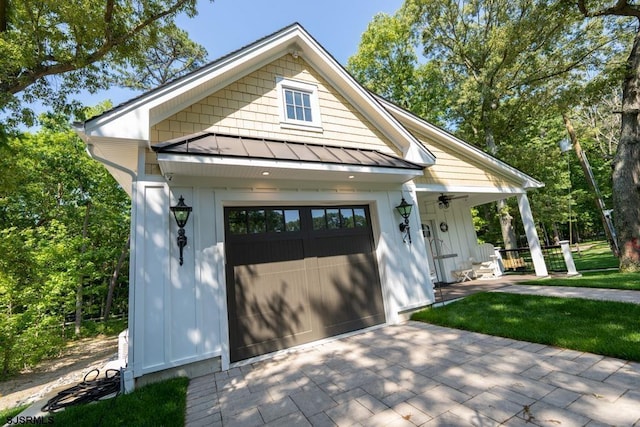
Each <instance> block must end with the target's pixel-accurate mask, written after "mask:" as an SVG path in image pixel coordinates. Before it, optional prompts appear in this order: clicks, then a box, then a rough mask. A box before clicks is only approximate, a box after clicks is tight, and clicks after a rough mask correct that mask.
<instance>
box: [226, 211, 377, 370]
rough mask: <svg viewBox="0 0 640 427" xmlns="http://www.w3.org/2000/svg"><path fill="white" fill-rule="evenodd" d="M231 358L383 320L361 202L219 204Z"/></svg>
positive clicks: (371, 244)
mask: <svg viewBox="0 0 640 427" xmlns="http://www.w3.org/2000/svg"><path fill="white" fill-rule="evenodd" d="M225 236H226V237H225V241H226V262H227V264H226V278H227V279H226V280H227V284H226V286H227V304H228V305H227V307H228V320H229V343H230V357H231V361H232V362H235V361H239V360H243V359H247V358H250V357H253V356H257V355H261V354H265V353H269V352H272V351H276V350H280V349H284V348H288V347H292V346H295V345H299V344H304V343H307V342H311V341H315V340H318V339H322V338H326V337H331V336H334V335H338V334H342V333H345V332H349V331H354V330H358V329H361V328H365V327H368V326H373V325H377V324H380V323H383V322H384V321H385V314H384V308H383V303H382V292H381V287H380V278H379V274H378V266H377V262H376V257H375V247H374V241H373V233H372V229H371V220H370V215H369V208H368V206H361V205H358V206H318V207H312V206H301V207H291V206H284V207H277V206H272V207H227V208H225Z"/></svg>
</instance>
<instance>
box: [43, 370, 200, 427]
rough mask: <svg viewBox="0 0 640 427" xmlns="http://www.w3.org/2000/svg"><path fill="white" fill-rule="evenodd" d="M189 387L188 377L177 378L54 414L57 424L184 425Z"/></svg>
mask: <svg viewBox="0 0 640 427" xmlns="http://www.w3.org/2000/svg"><path fill="white" fill-rule="evenodd" d="M188 386H189V380H188V379H187V378H174V379H170V380H167V381H163V382H159V383H155V384H150V385H147V386H145V387H141V388H140V389H137V390H135V391H134V392H133V393H131V394H125V395H119V396H117V397H115V398H113V399H109V400H104V401H101V402H97V403H95V404H91V405H79V406H71V407H69V408H67V409H65V410H64V411H62V412H59V413H56V414H54V419H53V421H54V425H64V426H78V427H81V426H87V427H88V426H182V425H184V417H185V411H186V407H187V406H186V405H187V403H186V402H187V387H188Z"/></svg>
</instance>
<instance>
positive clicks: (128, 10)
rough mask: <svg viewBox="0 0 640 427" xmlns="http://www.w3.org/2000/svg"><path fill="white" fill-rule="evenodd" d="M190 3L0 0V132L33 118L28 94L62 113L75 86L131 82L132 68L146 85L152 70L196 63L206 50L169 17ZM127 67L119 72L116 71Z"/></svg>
mask: <svg viewBox="0 0 640 427" xmlns="http://www.w3.org/2000/svg"><path fill="white" fill-rule="evenodd" d="M195 7H196V0H168V1H161V2H159V1H154V0H129V1H127V2H118V1H115V0H105V1H95V0H89V1H87V0H68V1H58V0H39V1H31V0H0V112H4V113H6V114H7V115H8V116H7V117H6V119H5V123H4V124H3V123H0V131H2V130H3V128H4V130H5V132H6V131H7V130H9V129H11V127H12V126H13V125H15V124H16V123H24V124H27V125H31V124H33V123H34V121H35V117H34V113H33V111H32V110H31V109H30V108H29V107H27V106H26V105H27V104H29V103H32V102H35V101H40V102H42V103H43V104H44V105H45V106H48V107H52V108H53V110H54V111H57V112H59V113H64V114H68V113H70V112H72V111H75V110H76V109H77V108H78V107H79V104H78V103H77V102H69V101H68V98H69V96H70V95H71V94H74V93H78V92H79V91H80V90H87V91H89V92H92V93H93V92H96V91H97V90H100V89H106V88H108V87H109V86H111V85H112V84H113V83H114V82H116V83H119V84H121V85H122V84H133V82H132V81H131V79H128V78H126V77H127V76H128V77H131V76H132V75H137V76H141V77H140V78H139V79H135V80H136V81H135V84H136V85H138V83H139V82H140V81H142V83H143V84H142V86H147V85H148V84H149V82H150V81H151V80H150V79H151V77H152V76H153V78H155V80H156V82H157V81H162V80H163V79H166V78H171V77H172V76H175V75H176V73H179V72H182V71H183V69H191V68H192V67H194V66H197V65H198V64H199V62H200V61H201V60H202V59H203V58H204V55H206V52H205V51H204V49H203V48H201V47H200V46H198V45H196V44H195V43H193V42H191V41H189V40H188V38H187V37H186V33H184V32H183V31H181V30H178V29H177V28H176V27H175V25H174V24H173V22H172V20H173V18H175V17H176V16H177V15H178V14H183V13H184V14H187V15H188V16H190V17H191V16H194V15H195V14H196V8H195ZM168 47H171V48H170V49H169V48H168ZM156 55H157V56H158V59H157V60H155V61H153V63H152V64H148V62H147V61H148V59H149V57H151V56H156ZM166 55H169V56H166ZM173 61H175V62H176V63H182V64H183V66H184V68H183V67H180V66H179V67H177V68H172V67H171V63H172V62H173ZM150 67H151V68H152V70H150V69H149V68H150ZM127 70H128V73H127V74H126V75H125V78H124V79H123V78H122V76H120V75H119V74H118V71H127Z"/></svg>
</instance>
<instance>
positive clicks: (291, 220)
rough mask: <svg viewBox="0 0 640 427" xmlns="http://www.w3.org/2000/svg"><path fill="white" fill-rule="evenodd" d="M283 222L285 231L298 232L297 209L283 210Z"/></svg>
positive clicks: (298, 215) (298, 213)
mask: <svg viewBox="0 0 640 427" xmlns="http://www.w3.org/2000/svg"><path fill="white" fill-rule="evenodd" d="M284 222H285V226H286V230H287V231H300V211H299V210H297V209H295V210H294V209H290V210H285V211H284Z"/></svg>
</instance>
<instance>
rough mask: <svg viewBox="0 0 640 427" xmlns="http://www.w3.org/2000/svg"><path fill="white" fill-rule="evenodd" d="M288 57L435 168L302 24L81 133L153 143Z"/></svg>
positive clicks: (409, 154) (408, 154) (412, 156)
mask: <svg viewBox="0 0 640 427" xmlns="http://www.w3.org/2000/svg"><path fill="white" fill-rule="evenodd" d="M287 54H295V55H297V56H300V57H302V58H303V59H304V60H305V61H306V62H307V63H309V64H310V65H311V66H312V67H313V68H314V70H316V71H317V72H318V73H319V74H320V75H321V76H322V77H323V78H324V79H325V80H327V81H328V82H329V83H330V84H331V85H332V87H334V88H335V89H336V90H337V91H339V92H340V93H341V95H342V96H344V97H345V98H346V99H347V101H348V102H349V103H350V104H351V105H353V106H354V107H355V108H356V109H357V110H358V111H359V112H360V113H361V114H362V115H363V116H364V117H365V118H366V119H367V120H368V121H369V122H371V123H373V124H374V126H376V128H377V129H378V130H379V131H380V132H381V134H382V135H384V136H385V137H386V138H388V140H389V141H390V142H391V143H392V144H393V145H394V146H395V147H396V148H397V149H398V150H399V151H400V152H402V154H403V158H405V159H407V160H410V161H412V162H415V163H419V164H421V165H424V166H430V165H433V164H435V156H433V154H432V153H430V152H429V150H428V149H427V148H426V147H424V146H423V145H422V144H420V142H419V141H418V140H417V139H416V138H415V137H414V136H413V135H412V134H411V133H410V132H409V131H408V130H407V129H406V128H405V127H404V126H402V125H401V124H400V123H399V122H398V121H397V120H396V119H395V118H394V117H393V115H391V114H390V113H389V112H388V111H387V110H386V109H385V108H383V106H382V105H380V103H379V102H378V101H377V100H376V98H375V97H374V96H373V95H372V94H371V93H370V92H369V91H367V90H366V89H365V88H363V87H362V86H361V85H360V84H358V82H357V81H356V80H355V79H354V78H353V77H352V76H351V75H350V74H349V73H348V72H347V71H346V70H345V69H344V67H342V66H341V65H340V64H339V63H338V62H337V61H336V60H335V59H334V58H333V57H332V56H331V55H330V54H329V53H328V52H327V51H326V50H324V48H322V46H320V44H319V43H318V42H317V41H315V39H313V37H311V36H310V35H309V34H308V33H307V32H306V31H305V30H304V28H302V26H300V25H299V24H297V23H296V24H293V25H291V26H289V27H286V28H284V29H282V30H280V31H278V32H276V33H274V34H272V35H270V36H267V37H265V38H263V39H261V40H258V41H256V42H255V43H253V44H251V45H249V46H246V47H243V48H241V49H239V50H237V51H236V52H232V53H231V54H229V55H227V56H224V57H222V58H220V59H218V60H216V61H214V62H212V63H210V64H208V65H206V66H204V67H202V68H200V69H198V70H196V71H194V72H192V73H190V74H187V75H185V76H183V77H181V78H179V79H177V80H175V81H173V82H169V83H167V84H165V85H162V86H160V87H158V88H156V89H154V90H152V91H149V92H147V93H145V94H143V95H140V96H139V97H137V98H134V99H132V100H130V101H128V102H126V103H124V104H121V105H119V106H117V107H115V108H113V109H112V110H109V111H106V112H104V113H103V114H101V115H99V116H96V117H93V118H91V119H89V120H87V121H86V122H85V123H84V126H83V128H82V129H81V130H78V132H82V133H84V134H86V135H87V136H88V137H103V138H130V139H135V140H143V141H148V140H149V139H150V138H149V130H150V129H151V127H152V126H154V125H155V124H157V123H159V122H161V121H162V120H164V119H166V118H167V117H170V116H172V115H173V114H175V113H177V112H179V111H182V110H183V109H184V108H186V107H188V106H189V105H192V104H193V103H194V102H197V101H198V100H200V99H202V98H205V97H206V96H209V95H211V94H213V93H215V92H216V91H219V90H221V89H223V88H224V87H227V86H228V85H229V84H231V83H233V82H234V81H236V80H238V79H239V78H241V77H243V76H245V75H248V74H250V73H252V72H253V71H256V70H258V69H260V68H261V67H263V66H265V65H267V64H269V63H271V62H273V61H274V60H275V59H277V58H279V57H281V56H283V55H287Z"/></svg>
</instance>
